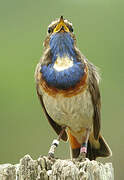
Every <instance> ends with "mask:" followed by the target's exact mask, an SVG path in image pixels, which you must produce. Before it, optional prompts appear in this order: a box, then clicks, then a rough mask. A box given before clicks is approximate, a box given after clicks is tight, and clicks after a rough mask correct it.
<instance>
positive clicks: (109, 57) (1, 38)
mask: <svg viewBox="0 0 124 180" xmlns="http://www.w3.org/2000/svg"><path fill="white" fill-rule="evenodd" d="M60 15H64V17H65V18H67V19H69V20H70V21H72V23H73V25H74V32H75V34H76V37H77V44H78V47H79V49H80V50H81V51H82V52H83V54H84V55H85V56H86V57H87V58H88V59H89V60H90V61H92V62H93V63H94V64H95V65H96V66H98V67H99V68H100V69H101V77H102V81H101V84H100V89H101V94H102V133H103V135H104V137H105V139H106V140H107V142H108V144H109V145H110V147H111V149H112V151H113V156H112V158H109V159H107V160H101V159H100V161H103V162H105V161H106V162H113V165H114V168H115V177H116V178H115V179H118V180H123V179H124V175H123V171H124V170H123V165H124V155H123V152H124V142H123V141H124V140H123V138H124V133H123V126H124V122H123V121H124V98H123V96H124V95H123V93H124V70H123V66H124V47H123V46H124V34H123V32H124V1H123V0H118V1H117V0H68V1H67V0H62V1H58V0H52V1H49V0H45V1H43V0H36V1H34V0H11V1H9V0H0V164H2V163H17V162H18V161H19V159H20V158H21V157H23V156H24V155H25V154H27V153H29V154H30V155H31V156H32V157H33V158H34V159H36V158H38V157H39V156H40V155H41V154H42V155H47V152H48V149H49V146H50V144H51V142H52V140H53V138H55V137H56V134H55V133H54V131H53V129H52V128H51V127H50V126H49V124H48V122H47V120H46V119H45V118H44V115H43V113H42V111H41V106H40V103H39V101H38V98H37V95H36V91H35V82H34V71H35V66H36V64H37V63H38V61H39V59H40V56H41V55H42V50H43V46H42V43H43V40H44V38H45V36H46V31H47V26H48V25H49V23H51V21H52V20H54V19H55V18H58V17H60ZM56 156H58V157H61V158H69V148H68V144H67V143H63V142H61V144H60V146H59V148H58V149H57V152H56Z"/></svg>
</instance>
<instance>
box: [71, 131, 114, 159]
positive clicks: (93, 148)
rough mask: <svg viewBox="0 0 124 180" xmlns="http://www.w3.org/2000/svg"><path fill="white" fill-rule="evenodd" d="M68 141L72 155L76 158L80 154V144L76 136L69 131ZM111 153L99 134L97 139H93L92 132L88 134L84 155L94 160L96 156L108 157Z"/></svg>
mask: <svg viewBox="0 0 124 180" xmlns="http://www.w3.org/2000/svg"><path fill="white" fill-rule="evenodd" d="M68 136H69V142H70V146H71V149H72V157H73V158H77V157H78V156H79V154H80V148H81V145H80V144H79V143H78V142H77V140H76V138H75V137H74V136H73V135H72V134H71V133H70V132H69V133H68ZM111 155H112V152H111V149H110V148H109V146H108V144H107V143H106V141H105V140H104V138H103V137H102V136H101V135H100V136H99V139H98V140H95V138H94V136H93V134H92V133H91V134H90V137H89V140H88V147H87V154H86V157H87V158H89V159H90V160H95V159H96V158H97V157H109V156H111Z"/></svg>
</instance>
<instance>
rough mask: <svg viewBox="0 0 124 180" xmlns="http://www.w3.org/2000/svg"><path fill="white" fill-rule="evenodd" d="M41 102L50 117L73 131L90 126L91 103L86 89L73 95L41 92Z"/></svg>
mask: <svg viewBox="0 0 124 180" xmlns="http://www.w3.org/2000/svg"><path fill="white" fill-rule="evenodd" d="M43 102H44V105H45V108H46V110H47V112H48V114H49V115H50V117H51V118H52V119H53V120H54V121H55V122H56V123H58V124H59V125H65V126H67V127H69V128H70V129H71V130H72V131H73V132H79V131H81V129H82V128H91V127H92V122H93V105H92V100H91V95H90V93H89V91H88V90H85V91H84V92H82V93H81V94H78V95H76V96H73V97H63V96H62V95H59V94H58V95H57V96H56V97H52V96H49V95H48V94H46V93H45V94H43Z"/></svg>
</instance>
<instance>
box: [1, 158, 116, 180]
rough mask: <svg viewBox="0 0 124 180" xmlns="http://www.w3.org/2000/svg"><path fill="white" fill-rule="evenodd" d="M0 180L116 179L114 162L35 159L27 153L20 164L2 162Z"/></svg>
mask: <svg viewBox="0 0 124 180" xmlns="http://www.w3.org/2000/svg"><path fill="white" fill-rule="evenodd" d="M0 180H114V170H113V167H112V163H106V164H102V163H100V162H98V161H90V160H88V159H86V160H85V161H83V162H78V161H77V160H70V159H67V160H61V159H51V160H50V159H48V157H46V156H41V157H40V158H38V159H37V160H33V159H32V158H31V157H30V155H25V156H24V157H23V158H22V159H20V162H19V164H16V165H12V164H1V165H0Z"/></svg>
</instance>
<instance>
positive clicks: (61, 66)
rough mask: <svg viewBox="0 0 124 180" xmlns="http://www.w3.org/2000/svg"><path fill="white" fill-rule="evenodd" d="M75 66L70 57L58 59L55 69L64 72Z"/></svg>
mask: <svg viewBox="0 0 124 180" xmlns="http://www.w3.org/2000/svg"><path fill="white" fill-rule="evenodd" d="M72 66H73V60H72V59H70V58H69V57H67V56H65V57H58V58H57V59H56V61H55V63H54V66H53V68H54V69H55V70H56V71H63V70H65V69H68V68H70V67H72Z"/></svg>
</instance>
